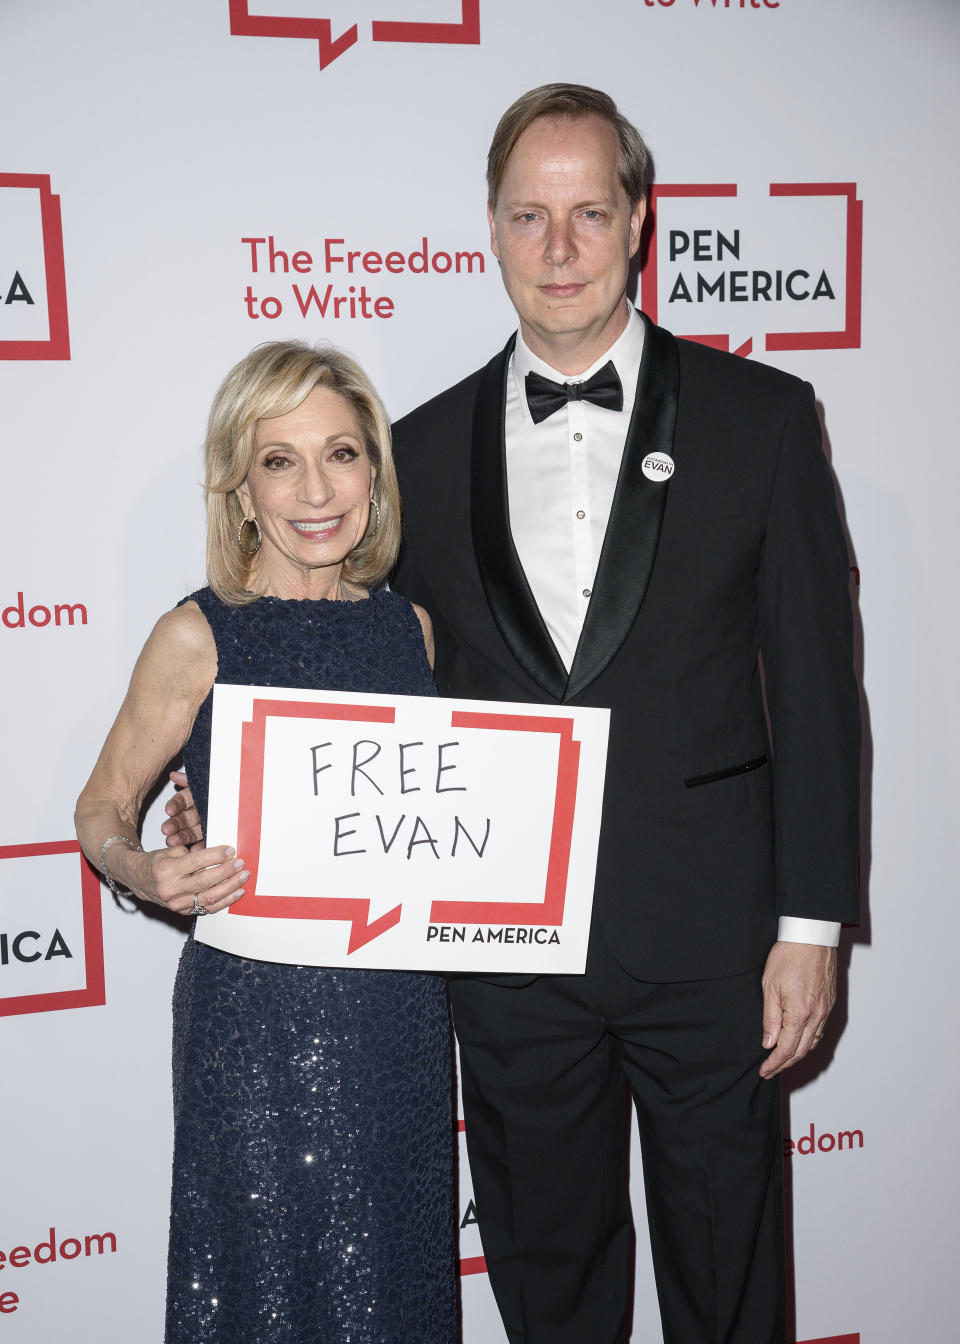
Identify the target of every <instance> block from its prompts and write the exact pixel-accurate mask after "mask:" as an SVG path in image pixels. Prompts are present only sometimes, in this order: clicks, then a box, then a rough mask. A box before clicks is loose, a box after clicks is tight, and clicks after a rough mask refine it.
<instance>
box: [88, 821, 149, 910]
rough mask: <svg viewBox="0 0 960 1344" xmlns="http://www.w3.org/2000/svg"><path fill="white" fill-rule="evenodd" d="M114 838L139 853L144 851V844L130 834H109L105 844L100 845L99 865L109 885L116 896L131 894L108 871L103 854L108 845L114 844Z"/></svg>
mask: <svg viewBox="0 0 960 1344" xmlns="http://www.w3.org/2000/svg"><path fill="white" fill-rule="evenodd" d="M114 840H119V841H120V843H121V844H123V845H127V846H128V847H129V848H130V849H132V850H133V851H134V852H135V853H137V854H142V853H143V845H141V844H140V842H139V841H138V840H131V839H130V837H129V835H108V836H107V838H106V840H104V842H103V844H102V845H101V846H100V862H99V864H98V865H97V866H98V867H99V869H100V871H101V873H103V875H104V877H105V878H106V880H107V886H108V887H109V888H110V890H111V891H112V892H113V894H114V896H130V895H132V893H131V892H130V891H129V890H128V889H127V888H126V887H121V886H120V884H119V882H115V881H114V879H113V878H112V877H111V876H110V874H109V873H108V872H107V865H106V863H105V862H104V858H103V856H104V853H105V852H106V848H107V845H112V844H113V842H114Z"/></svg>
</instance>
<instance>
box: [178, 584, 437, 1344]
mask: <svg viewBox="0 0 960 1344" xmlns="http://www.w3.org/2000/svg"><path fill="white" fill-rule="evenodd" d="M185 600H191V599H185ZM192 600H193V601H196V602H197V603H198V604H199V606H200V608H201V610H202V611H203V613H204V615H205V616H206V618H207V620H208V621H209V623H210V626H211V629H212V630H213V633H214V638H215V640H216V644H217V655H218V663H219V666H218V672H217V680H218V681H224V682H235V683H241V684H243V683H252V684H256V685H267V686H270V685H272V686H296V687H301V686H302V687H315V688H325V689H331V690H334V689H335V690H349V691H367V692H374V693H376V692H381V691H390V692H396V693H399V694H406V695H433V694H435V690H434V687H433V679H432V676H431V673H430V669H429V665H428V664H427V661H426V656H425V654H424V649H423V637H422V634H421V630H420V625H419V622H418V621H417V618H416V614H415V612H414V611H413V610H412V608H411V607H410V605H409V603H408V602H406V601H405V599H403V598H400V597H398V596H397V595H395V594H393V593H374V594H372V595H371V597H370V598H369V599H367V600H366V601H363V602H309V601H304V602H292V601H283V600H280V599H276V598H261V599H259V600H258V601H257V602H255V603H253V604H251V605H250V606H247V607H228V606H226V605H225V604H223V603H221V602H220V601H219V599H217V598H216V597H215V596H214V595H213V594H212V593H211V592H210V590H209V589H204V590H202V591H201V592H199V593H195V594H193V596H192ZM210 713H211V698H210V697H208V699H207V700H206V701H205V702H204V704H203V705H202V706H201V709H200V712H199V713H198V715H197V720H196V724H195V726H194V730H193V733H192V735H191V737H190V741H189V743H188V744H187V746H186V748H185V749H184V760H185V763H186V768H187V771H188V775H189V777H190V780H191V784H192V787H193V791H194V795H195V797H196V799H197V804H198V807H199V809H200V813H201V816H202V817H203V818H204V821H205V819H206V802H207V797H206V788H207V772H208V768H209V752H210ZM211 840H212V841H214V842H215V837H211ZM241 857H242V856H241ZM450 1048H451V1046H450V1033H449V1018H448V1013H447V1004H446V991H445V986H444V982H443V980H442V978H441V977H439V976H434V975H415V974H408V973H402V972H392V971H350V970H333V969H317V968H315V967H298V966H282V965H275V964H273V963H268V962H256V961H249V960H246V959H244V958H240V957H233V956H230V955H229V954H227V953H223V952H220V951H218V950H216V949H214V948H209V947H206V946H204V945H202V944H199V943H196V942H195V941H194V940H193V938H192V937H191V938H189V939H188V941H187V943H186V944H185V946H184V951H183V956H182V959H181V962H180V968H179V971H178V974H177V981H176V987H175V990H174V1004H173V1059H174V1080H173V1081H174V1132H175V1138H174V1171H173V1193H172V1201H171V1216H170V1254H169V1265H168V1291H167V1328H166V1336H165V1340H166V1344H240V1341H244V1344H259V1342H260V1341H277V1344H455V1341H456V1340H457V1338H458V1334H457V1301H456V1276H455V1249H454V1238H455V1231H454V1229H455V1225H456V1223H455V1212H454V1196H453V1174H452V1164H453V1112H452V1098H451V1064H450Z"/></svg>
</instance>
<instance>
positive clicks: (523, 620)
mask: <svg viewBox="0 0 960 1344" xmlns="http://www.w3.org/2000/svg"><path fill="white" fill-rule="evenodd" d="M512 351H513V337H511V338H510V340H509V341H508V342H507V345H506V347H505V349H504V350H502V351H501V353H500V354H499V355H497V357H496V358H495V359H492V360H491V361H490V363H489V364H488V365H487V367H486V368H485V369H484V371H483V373H482V375H481V377H480V384H479V387H478V389H477V401H476V406H475V409H474V418H473V450H472V458H471V467H470V513H471V521H472V527H473V549H474V553H475V555H476V559H477V566H478V568H479V570H480V578H481V581H482V583H483V589H484V592H485V593H486V595H487V602H488V603H489V605H490V610H491V612H492V613H493V619H494V620H495V621H496V623H497V626H498V628H499V630H500V633H501V634H502V635H503V639H504V642H505V643H506V645H507V648H508V649H509V650H510V652H511V653H512V654H513V656H514V658H515V659H516V660H517V662H518V663H519V664H520V666H521V667H522V668H523V670H524V671H525V672H526V673H527V675H528V676H530V677H532V679H533V680H534V681H535V682H536V683H537V685H538V686H540V687H542V689H543V690H544V691H545V692H546V693H547V695H549V696H550V698H551V699H553V700H560V699H561V698H562V696H563V692H564V687H565V686H566V682H567V669H566V668H565V667H564V665H563V662H562V660H561V658H560V655H559V654H558V653H557V650H556V648H555V646H554V643H553V640H552V639H551V638H550V635H549V632H548V631H547V627H546V625H545V624H544V621H543V617H542V616H541V615H540V609H539V607H538V606H537V604H536V602H535V601H534V597H533V594H532V593H531V591H530V585H529V584H528V583H527V576H526V575H525V574H524V572H523V566H522V565H521V564H520V559H519V556H518V555H517V549H516V547H515V546H514V544H513V536H512V534H511V532H510V509H509V505H508V502H507V464H506V445H505V442H504V429H503V422H504V407H505V404H506V380H507V374H508V370H509V366H510V355H511V353H512Z"/></svg>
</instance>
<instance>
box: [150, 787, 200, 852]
mask: <svg viewBox="0 0 960 1344" xmlns="http://www.w3.org/2000/svg"><path fill="white" fill-rule="evenodd" d="M170 778H171V779H172V780H173V782H174V784H176V786H177V792H176V793H175V794H174V795H173V797H172V798H171V799H170V801H169V802H168V803H167V805H166V807H165V808H164V809H163V810H164V811H165V812H166V814H167V817H168V818H169V820H167V821H165V822H164V823H163V825H162V826H161V827H160V829H161V831H162V832H163V834H164V835H165V836H166V837H167V844H168V845H169V846H170V848H171V849H173V848H174V847H175V846H177V845H186V846H188V847H189V846H190V845H199V844H202V843H203V830H202V828H201V826H200V813H199V812H198V811H197V805H196V803H195V802H194V801H193V794H192V793H191V792H190V786H189V784H188V783H187V777H186V775H185V774H184V772H183V771H182V770H172V771H171V772H170Z"/></svg>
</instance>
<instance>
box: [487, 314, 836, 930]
mask: <svg viewBox="0 0 960 1344" xmlns="http://www.w3.org/2000/svg"><path fill="white" fill-rule="evenodd" d="M643 337H644V326H643V322H642V321H641V319H640V317H639V315H638V314H637V313H636V311H635V310H634V309H633V308H631V309H630V313H629V317H628V320H627V325H626V327H625V328H624V330H623V332H622V333H621V335H620V336H619V337H618V338H617V340H616V341H615V342H614V343H613V345H612V346H611V347H610V349H609V350H607V351H606V353H605V354H603V355H601V356H600V358H599V359H598V360H597V361H596V363H595V364H593V365H591V367H590V368H589V369H587V370H585V371H584V372H583V373H581V374H578V375H577V376H576V377H575V378H570V377H568V376H567V375H566V374H563V373H559V372H558V371H557V370H556V369H554V368H551V366H550V365H549V364H547V363H545V362H544V361H543V360H542V359H539V358H538V357H537V356H536V355H535V354H534V353H533V351H532V350H530V348H529V346H527V344H526V342H525V341H524V339H523V336H522V335H521V334H520V333H519V332H518V333H517V342H516V347H515V349H514V352H513V355H512V357H511V360H510V370H509V374H508V377H507V405H506V426H505V428H506V451H507V464H506V465H507V495H508V500H509V507H510V530H511V532H512V534H513V541H514V545H515V546H516V548H517V554H518V556H519V557H520V563H521V564H522V565H523V570H524V573H525V574H526V576H527V582H528V583H529V584H530V590H531V592H532V593H533V596H534V599H535V600H536V603H537V606H538V607H539V608H540V614H541V615H542V616H543V619H544V622H545V624H546V627H547V630H548V631H549V632H550V638H551V639H552V640H553V642H554V644H555V645H556V648H557V652H558V653H559V655H560V657H561V659H562V660H563V664H564V666H565V667H566V668H567V671H569V670H570V667H571V665H572V663H573V657H574V654H575V653H576V649H577V643H578V641H579V639H580V632H581V630H582V629H583V622H584V619H585V617H586V614H587V604H588V603H589V601H590V595H591V593H592V591H593V584H594V580H595V578H596V574H597V566H598V564H599V561H600V552H601V550H602V548H603V539H604V536H605V534H606V530H607V523H608V521H609V518H610V509H611V507H612V505H613V496H614V492H615V490H616V486H617V477H618V475H619V473H620V461H621V458H622V457H623V448H624V444H625V442H626V438H627V429H628V427H629V425H630V416H631V414H632V412H633V403H634V399H635V396H636V390H637V376H638V374H639V372H640V359H641V357H642V355H643ZM608 360H612V361H613V364H614V367H615V368H616V370H617V373H618V375H619V377H620V382H621V383H622V384H623V410H621V411H611V410H608V409H606V408H605V407H602V406H595V405H594V404H593V403H592V402H589V401H579V400H573V401H568V402H567V404H566V406H565V407H561V409H560V410H558V411H555V412H554V414H553V415H550V416H548V417H547V418H546V419H545V420H541V421H540V423H539V424H535V423H534V421H533V417H532V416H531V414H530V409H529V407H528V406H527V397H526V391H525V388H524V379H525V377H526V375H527V374H528V373H530V372H534V373H539V374H541V375H542V376H543V377H544V378H550V379H551V380H552V381H553V382H556V383H565V382H585V381H586V380H587V379H588V378H591V377H592V376H593V375H594V374H595V373H596V372H597V370H598V369H601V368H602V367H603V366H604V364H606V363H607V362H608ZM778 936H779V938H780V939H781V940H782V941H783V942H793V943H817V944H820V945H822V946H824V947H835V946H836V945H837V943H838V941H839V936H840V925H839V924H835V923H833V922H832V921H830V920H821V919H799V918H796V917H792V916H786V915H785V916H782V917H781V920H780V928H779V934H778Z"/></svg>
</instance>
